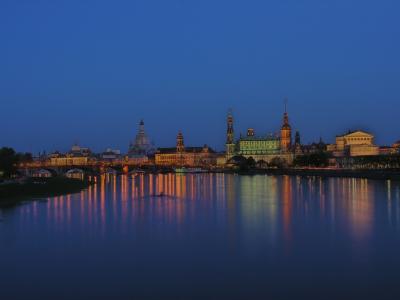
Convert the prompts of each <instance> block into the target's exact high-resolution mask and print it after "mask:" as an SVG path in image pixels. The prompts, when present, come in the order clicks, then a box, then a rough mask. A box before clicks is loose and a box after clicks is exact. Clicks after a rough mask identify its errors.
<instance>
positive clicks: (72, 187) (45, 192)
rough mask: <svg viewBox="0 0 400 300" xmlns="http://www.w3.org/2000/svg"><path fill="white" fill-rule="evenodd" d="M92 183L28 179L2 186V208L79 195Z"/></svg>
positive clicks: (66, 179)
mask: <svg viewBox="0 0 400 300" xmlns="http://www.w3.org/2000/svg"><path fill="white" fill-rule="evenodd" d="M89 185H90V182H88V181H86V180H80V179H74V178H68V177H50V178H28V179H27V180H26V181H25V182H22V183H18V182H13V183H8V184H3V185H0V207H7V206H13V205H16V204H18V203H19V202H22V201H26V200H28V201H30V200H36V199H38V198H45V197H54V196H60V195H67V194H72V193H78V192H80V191H82V190H84V189H86V188H87V187H88V186H89Z"/></svg>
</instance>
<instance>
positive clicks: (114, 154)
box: [101, 148, 121, 161]
mask: <svg viewBox="0 0 400 300" xmlns="http://www.w3.org/2000/svg"><path fill="white" fill-rule="evenodd" d="M120 157H121V151H120V150H115V149H110V148H108V149H107V150H106V151H104V152H103V153H102V154H101V159H102V160H103V161H115V160H117V159H119V158H120Z"/></svg>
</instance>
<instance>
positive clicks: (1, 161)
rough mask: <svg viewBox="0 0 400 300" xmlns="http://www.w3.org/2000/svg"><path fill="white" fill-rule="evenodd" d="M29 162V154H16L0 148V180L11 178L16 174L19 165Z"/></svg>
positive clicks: (30, 155) (8, 149)
mask: <svg viewBox="0 0 400 300" xmlns="http://www.w3.org/2000/svg"><path fill="white" fill-rule="evenodd" d="M31 161H32V154H30V153H17V152H15V150H14V149H13V148H9V147H3V148H0V178H11V177H12V176H14V175H15V174H16V173H17V169H18V165H19V164H20V163H25V162H31Z"/></svg>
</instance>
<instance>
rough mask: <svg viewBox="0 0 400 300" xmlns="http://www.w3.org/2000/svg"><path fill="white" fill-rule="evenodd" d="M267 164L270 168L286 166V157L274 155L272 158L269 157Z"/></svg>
mask: <svg viewBox="0 0 400 300" xmlns="http://www.w3.org/2000/svg"><path fill="white" fill-rule="evenodd" d="M268 166H269V167H270V168H278V169H284V168H287V166H288V163H287V161H286V159H284V158H281V157H274V158H273V159H271V161H270V162H269V164H268Z"/></svg>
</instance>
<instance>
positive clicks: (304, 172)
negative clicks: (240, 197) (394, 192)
mask: <svg viewBox="0 0 400 300" xmlns="http://www.w3.org/2000/svg"><path fill="white" fill-rule="evenodd" d="M224 173H235V174H239V175H259V174H266V175H272V176H274V175H289V176H302V177H322V178H362V179H374V180H400V170H398V169H392V170H351V169H323V168H320V169H319V168H315V169H254V170H248V171H230V172H225V171H224Z"/></svg>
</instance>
